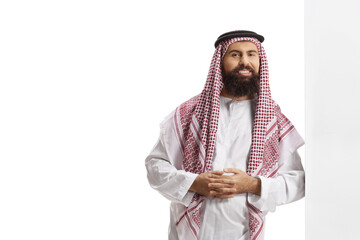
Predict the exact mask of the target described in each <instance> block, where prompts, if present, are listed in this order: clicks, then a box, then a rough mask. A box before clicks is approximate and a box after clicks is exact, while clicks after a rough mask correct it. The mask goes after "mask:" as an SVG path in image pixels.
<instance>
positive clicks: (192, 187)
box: [189, 175, 199, 192]
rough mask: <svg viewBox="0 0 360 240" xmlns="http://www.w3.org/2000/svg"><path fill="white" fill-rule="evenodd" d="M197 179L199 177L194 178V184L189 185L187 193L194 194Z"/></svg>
mask: <svg viewBox="0 0 360 240" xmlns="http://www.w3.org/2000/svg"><path fill="white" fill-rule="evenodd" d="M198 179H199V175H198V176H197V177H196V178H195V180H194V182H193V183H192V184H191V186H190V188H189V191H192V192H196V185H197V181H198Z"/></svg>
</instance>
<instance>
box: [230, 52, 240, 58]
mask: <svg viewBox="0 0 360 240" xmlns="http://www.w3.org/2000/svg"><path fill="white" fill-rule="evenodd" d="M231 56H232V57H238V56H240V55H239V54H238V53H232V54H231Z"/></svg>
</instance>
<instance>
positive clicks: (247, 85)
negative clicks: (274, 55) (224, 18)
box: [222, 41, 260, 98]
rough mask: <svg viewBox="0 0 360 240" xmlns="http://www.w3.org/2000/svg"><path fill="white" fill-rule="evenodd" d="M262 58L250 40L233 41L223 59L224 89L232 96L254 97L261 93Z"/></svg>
mask: <svg viewBox="0 0 360 240" xmlns="http://www.w3.org/2000/svg"><path fill="white" fill-rule="evenodd" d="M259 71H260V58H259V52H258V48H257V46H256V45H255V44H254V43H252V42H250V41H239V42H234V43H232V44H231V45H230V46H229V47H228V49H227V51H226V53H225V55H224V57H223V60H222V78H223V83H224V91H225V92H226V93H227V95H230V96H232V97H248V98H253V97H254V96H255V95H256V94H259V84H260V76H259Z"/></svg>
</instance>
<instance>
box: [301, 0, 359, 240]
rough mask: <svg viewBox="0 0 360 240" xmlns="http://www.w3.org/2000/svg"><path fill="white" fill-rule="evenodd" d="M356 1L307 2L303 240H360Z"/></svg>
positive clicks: (320, 0)
mask: <svg viewBox="0 0 360 240" xmlns="http://www.w3.org/2000/svg"><path fill="white" fill-rule="evenodd" d="M359 14H360V2H359V1H357V0H344V1H334V0H330V1H329V0H317V1H312V0H306V1H305V69H306V71H305V73H306V76H305V77H306V139H307V148H306V150H307V152H306V166H307V186H306V189H307V192H306V194H307V198H306V239H307V240H313V239H328V240H332V239H360V233H359V231H357V229H358V223H359V220H358V217H357V216H358V215H359V213H360V211H359V208H358V204H359V202H360V191H359V187H358V182H359V181H358V169H359V167H360V163H359V160H360V154H359V151H358V150H359V147H360V140H359V137H358V135H359V133H360V127H359V122H360V107H359V104H358V103H359V94H358V92H359V91H360V73H359V70H358V69H359V59H360V45H359V44H358V39H359V38H360V30H359V26H358V25H359V22H360V15H359Z"/></svg>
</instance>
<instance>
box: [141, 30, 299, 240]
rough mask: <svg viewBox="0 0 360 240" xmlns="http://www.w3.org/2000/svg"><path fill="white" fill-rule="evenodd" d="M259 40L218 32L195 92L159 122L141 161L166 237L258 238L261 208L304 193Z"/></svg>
mask: <svg viewBox="0 0 360 240" xmlns="http://www.w3.org/2000/svg"><path fill="white" fill-rule="evenodd" d="M263 41H264V38H263V37H262V36H261V35H258V34H257V33H255V32H251V31H232V32H228V33H225V34H223V35H221V36H220V37H219V38H218V39H217V41H216V42H215V47H216V50H215V53H214V56H213V59H212V62H211V66H210V70H209V74H208V77H207V81H206V84H205V88H204V90H203V91H202V93H201V94H199V95H198V96H195V97H193V98H192V99H190V100H188V101H187V102H185V103H183V104H181V105H180V106H179V107H178V108H177V109H176V110H175V111H174V112H172V113H171V114H170V115H169V116H168V117H167V118H166V119H165V120H164V121H163V122H162V124H161V133H160V138H159V140H158V142H157V144H156V145H155V147H154V149H153V150H152V152H151V154H150V155H149V156H148V157H147V158H146V161H145V164H146V168H147V171H148V180H149V183H150V185H151V186H152V187H153V188H154V189H156V190H158V191H159V192H160V193H161V194H162V195H164V196H165V197H166V198H168V199H169V200H171V218H170V226H169V239H171V240H174V239H180V240H181V239H184V240H191V239H201V240H212V239H213V240H219V239H221V240H235V239H236V240H247V239H251V240H254V239H264V220H265V216H266V214H267V212H268V211H275V208H276V206H278V205H281V204H285V203H290V202H293V201H295V200H298V199H300V198H302V197H303V196H304V181H305V174H304V170H303V167H302V164H301V159H300V157H299V155H298V153H297V149H298V148H299V147H300V146H302V145H303V144H304V142H303V139H302V138H301V136H300V135H299V134H298V132H297V131H296V129H295V128H294V126H293V125H292V124H291V122H290V121H289V120H288V119H287V118H286V117H285V116H284V115H283V114H282V113H281V111H280V108H279V106H278V105H277V104H276V103H275V102H274V101H273V100H272V98H271V93H270V88H269V80H268V65H267V59H266V55H265V51H264V49H263V47H262V45H261V42H263Z"/></svg>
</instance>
